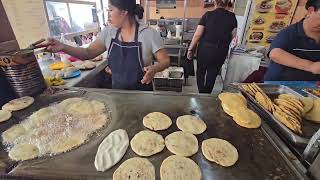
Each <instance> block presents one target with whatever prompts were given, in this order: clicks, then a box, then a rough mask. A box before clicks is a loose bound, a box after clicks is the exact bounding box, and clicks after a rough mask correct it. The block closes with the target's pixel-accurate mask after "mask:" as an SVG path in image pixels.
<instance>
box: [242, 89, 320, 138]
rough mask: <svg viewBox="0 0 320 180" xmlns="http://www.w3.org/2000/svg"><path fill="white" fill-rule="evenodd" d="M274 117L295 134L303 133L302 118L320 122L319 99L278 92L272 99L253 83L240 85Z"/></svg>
mask: <svg viewBox="0 0 320 180" xmlns="http://www.w3.org/2000/svg"><path fill="white" fill-rule="evenodd" d="M240 87H241V88H242V89H244V90H245V91H246V92H247V93H248V94H249V95H251V96H252V97H253V98H254V99H255V100H256V101H257V102H258V103H259V104H260V105H261V107H263V108H264V109H265V110H266V111H269V112H270V113H271V114H272V115H273V116H274V117H275V119H277V120H278V121H279V122H281V123H282V124H283V125H285V126H286V127H288V128H289V129H290V130H292V131H293V132H294V133H296V134H300V135H301V134H303V132H302V124H303V118H304V119H306V120H309V121H312V122H315V123H320V99H313V98H310V97H298V96H296V95H294V94H280V95H279V96H278V97H277V98H276V99H274V101H272V100H271V99H270V97H268V95H267V94H266V93H265V92H264V91H263V90H262V89H261V88H260V87H259V86H258V85H257V84H255V83H251V84H242V85H240Z"/></svg>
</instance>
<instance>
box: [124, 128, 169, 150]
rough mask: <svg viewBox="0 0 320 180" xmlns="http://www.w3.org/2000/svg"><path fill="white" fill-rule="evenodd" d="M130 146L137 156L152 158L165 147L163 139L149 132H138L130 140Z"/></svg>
mask: <svg viewBox="0 0 320 180" xmlns="http://www.w3.org/2000/svg"><path fill="white" fill-rule="evenodd" d="M130 145H131V148H132V150H133V151H134V152H135V153H136V154H138V155H139V156H152V155H154V154H156V153H159V152H161V151H162V150H163V149H164V147H165V144H164V139H163V137H162V136H161V135H160V134H158V133H156V132H153V131H149V130H144V131H140V132H139V133H138V134H136V135H135V136H134V137H133V138H132V139H131V142H130Z"/></svg>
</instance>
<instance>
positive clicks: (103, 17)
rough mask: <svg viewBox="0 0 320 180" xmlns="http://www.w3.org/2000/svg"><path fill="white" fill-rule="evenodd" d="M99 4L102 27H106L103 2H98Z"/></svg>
mask: <svg viewBox="0 0 320 180" xmlns="http://www.w3.org/2000/svg"><path fill="white" fill-rule="evenodd" d="M100 4H101V10H102V21H103V23H102V24H103V25H104V26H106V18H105V14H104V4H103V0H100Z"/></svg>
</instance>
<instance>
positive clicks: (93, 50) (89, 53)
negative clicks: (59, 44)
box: [62, 40, 106, 60]
mask: <svg viewBox="0 0 320 180" xmlns="http://www.w3.org/2000/svg"><path fill="white" fill-rule="evenodd" d="M62 51H63V52H65V53H67V54H69V55H71V56H73V57H76V58H78V59H82V60H86V59H93V58H95V57H97V56H99V55H100V54H102V53H103V52H105V51H106V46H105V45H104V44H103V42H101V41H100V40H95V41H94V42H92V43H91V44H90V46H89V47H87V48H80V47H72V46H68V45H65V47H64V49H62Z"/></svg>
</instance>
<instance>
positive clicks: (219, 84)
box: [182, 61, 223, 93]
mask: <svg viewBox="0 0 320 180" xmlns="http://www.w3.org/2000/svg"><path fill="white" fill-rule="evenodd" d="M194 68H195V70H196V69H197V63H196V62H195V61H194ZM222 89H223V80H222V77H221V76H220V75H218V76H217V79H216V82H215V84H214V88H213V91H212V93H219V92H221V91H222ZM182 92H184V93H198V86H197V79H196V76H189V78H188V79H187V83H186V85H185V86H183V87H182Z"/></svg>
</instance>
